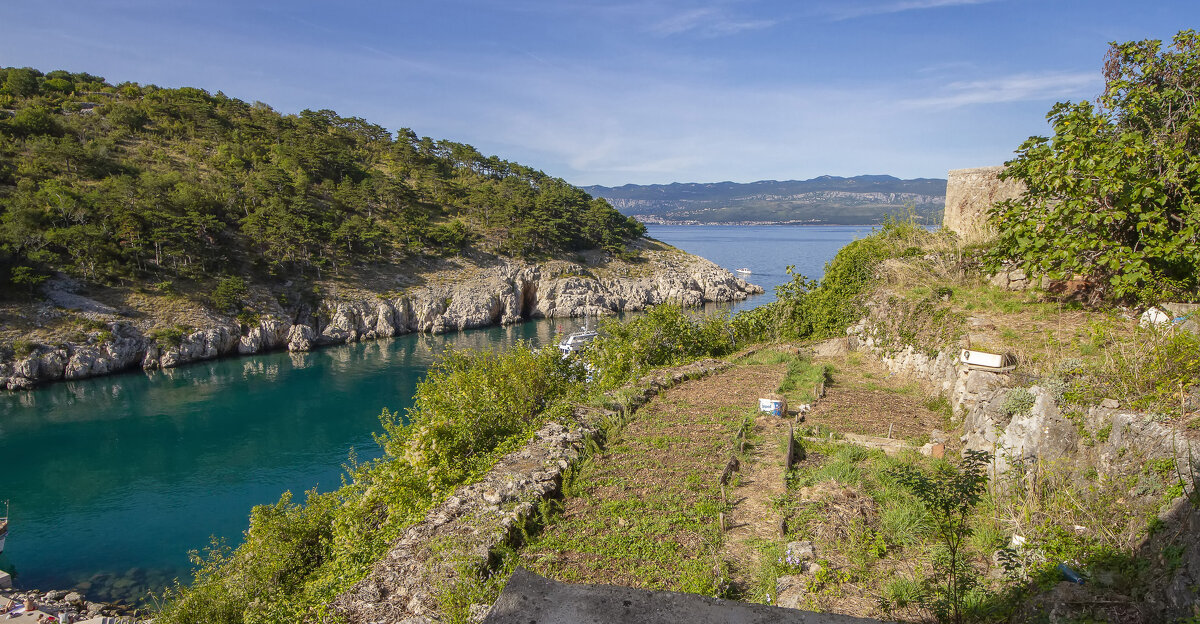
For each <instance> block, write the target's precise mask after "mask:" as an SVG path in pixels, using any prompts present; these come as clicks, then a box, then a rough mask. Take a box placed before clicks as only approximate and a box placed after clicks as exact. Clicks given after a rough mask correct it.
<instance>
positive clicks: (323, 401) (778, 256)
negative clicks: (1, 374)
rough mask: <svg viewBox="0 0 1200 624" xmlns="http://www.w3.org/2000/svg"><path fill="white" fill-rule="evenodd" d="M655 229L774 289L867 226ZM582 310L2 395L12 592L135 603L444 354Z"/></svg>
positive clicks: (534, 333)
mask: <svg viewBox="0 0 1200 624" xmlns="http://www.w3.org/2000/svg"><path fill="white" fill-rule="evenodd" d="M648 229H649V235H650V236H652V237H654V238H657V239H659V240H661V241H663V242H666V243H669V244H671V245H674V246H676V247H679V248H681V249H683V250H685V251H689V252H691V253H695V254H698V255H701V256H704V257H706V258H709V259H710V260H713V261H714V262H716V263H717V264H719V265H721V266H724V267H726V268H728V269H730V270H735V269H738V268H749V269H750V270H751V273H750V274H749V275H748V276H746V277H747V278H748V279H749V281H751V282H753V283H757V284H760V285H762V286H763V287H764V288H765V289H766V291H767V293H766V294H764V295H760V296H757V297H753V298H751V299H750V300H748V301H746V302H743V303H741V304H738V305H736V306H734V309H735V310H737V309H745V308H748V307H753V306H756V305H762V304H763V303H767V302H769V301H772V300H773V299H774V293H773V289H774V287H775V286H777V285H779V284H781V283H784V282H786V281H788V279H789V277H788V275H787V274H786V272H785V270H784V268H785V267H786V266H787V265H795V266H796V270H797V271H799V272H801V273H804V274H805V275H807V276H808V277H811V278H818V277H820V276H821V275H822V274H823V267H824V264H825V263H826V262H827V261H828V260H830V259H831V258H832V257H833V255H834V254H835V253H836V252H837V250H838V249H839V248H841V247H842V246H843V245H845V244H846V243H848V242H850V241H852V240H855V239H857V238H862V237H864V236H866V235H867V234H869V233H870V228H865V227H819V226H761V227H758V226H650V227H649V228H648ZM580 324H581V323H580V321H577V320H542V321H535V322H530V323H524V324H521V325H516V326H511V327H507V328H492V329H485V330H476V331H469V332H462V333H455V334H447V335H443V336H427V335H409V336H403V337H398V338H393V339H388V340H379V341H373V342H365V343H360V344H353V345H346V346H340V347H332V348H327V349H322V350H318V351H314V352H311V353H271V354H266V355H258V356H249V357H234V358H229V359H223V360H218V361H212V362H203V363H198V364H193V365H189V366H183V367H179V368H175V369H170V370H166V371H153V372H142V371H136V372H128V373H123V374H120V375H112V376H108V377H100V378H96V379H88V380H83V381H71V382H64V383H58V384H52V385H50V386H47V387H45V388H40V389H37V390H34V391H31V392H0V475H3V477H2V480H0V501H2V500H5V499H7V500H8V501H9V503H10V531H9V535H8V540H7V545H6V547H5V549H4V552H3V554H0V568H2V569H4V570H6V571H9V572H10V573H12V574H13V576H14V580H15V582H16V585H17V586H18V587H22V588H37V589H80V590H83V591H84V592H85V593H86V594H87V596H88V598H89V599H91V600H106V601H107V600H119V599H124V600H127V601H135V600H138V599H140V598H142V597H143V596H144V595H145V592H146V591H147V590H158V589H161V588H162V587H164V586H165V585H167V584H168V583H169V582H170V581H171V580H172V579H174V578H180V579H182V580H184V581H187V580H188V579H190V575H191V568H190V565H189V563H188V557H187V552H188V551H189V550H191V549H202V548H204V547H205V546H207V545H208V544H209V543H210V539H211V538H213V537H216V538H218V539H223V540H226V541H227V542H228V543H229V544H230V545H236V544H237V543H238V541H239V539H240V536H241V532H242V531H243V530H244V529H245V528H246V526H247V522H248V518H249V514H250V509H251V508H252V507H253V506H254V505H260V504H269V503H274V502H275V501H277V500H279V497H280V495H281V494H282V493H283V492H285V491H290V492H292V493H293V495H294V497H295V500H302V499H303V492H304V491H306V490H308V489H311V488H314V487H315V488H318V489H319V490H320V491H328V490H332V489H335V488H336V487H338V486H339V485H340V483H341V475H342V473H343V469H342V465H343V464H344V463H345V462H346V460H347V458H348V457H349V454H350V452H351V449H353V450H354V452H355V453H356V455H357V457H358V458H359V460H366V459H372V458H375V457H378V456H379V455H380V452H379V449H378V447H377V446H376V445H375V443H374V442H373V439H372V437H371V434H372V432H376V431H379V430H380V429H381V428H380V424H379V414H380V412H381V411H382V410H383V409H384V408H387V409H389V410H392V411H397V410H401V411H402V410H404V409H406V408H408V407H409V406H410V405H411V399H412V395H413V392H414V390H415V388H416V384H417V383H418V382H419V381H420V380H421V379H422V377H423V376H424V374H425V371H426V369H427V368H428V366H429V365H430V364H431V363H432V362H434V360H435V359H436V357H437V356H438V354H440V353H442V352H443V351H444V350H445V349H448V348H451V347H455V348H503V347H504V346H506V345H510V344H513V343H514V342H515V341H518V340H526V341H530V342H531V343H533V344H534V345H546V344H552V343H553V342H555V341H556V336H557V335H559V334H561V333H566V332H571V331H575V330H576V329H577V328H578V327H579V326H580Z"/></svg>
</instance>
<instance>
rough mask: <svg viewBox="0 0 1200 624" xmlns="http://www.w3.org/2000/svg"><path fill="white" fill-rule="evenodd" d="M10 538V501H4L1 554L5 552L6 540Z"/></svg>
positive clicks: (0, 541)
mask: <svg viewBox="0 0 1200 624" xmlns="http://www.w3.org/2000/svg"><path fill="white" fill-rule="evenodd" d="M7 538H8V501H4V517H2V518H0V552H4V540H5V539H7Z"/></svg>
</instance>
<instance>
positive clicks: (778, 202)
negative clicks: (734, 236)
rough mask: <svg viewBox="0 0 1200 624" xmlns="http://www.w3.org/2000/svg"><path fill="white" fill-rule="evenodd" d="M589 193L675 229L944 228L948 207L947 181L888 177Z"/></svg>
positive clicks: (646, 220)
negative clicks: (909, 223)
mask: <svg viewBox="0 0 1200 624" xmlns="http://www.w3.org/2000/svg"><path fill="white" fill-rule="evenodd" d="M583 189H584V190H585V191H587V192H588V193H590V194H592V195H593V196H597V197H603V198H604V199H607V200H608V201H609V203H611V204H612V205H613V207H615V208H616V209H617V210H619V211H621V213H622V214H625V215H627V216H632V217H634V218H636V219H638V220H639V221H642V222H644V223H662V224H671V225H690V224H727V225H760V224H781V223H812V224H828V225H864V224H875V223H879V222H880V221H882V220H883V219H884V218H885V217H887V216H888V215H906V214H908V213H909V212H910V211H912V212H914V213H915V214H916V215H917V216H918V217H919V218H920V219H921V220H922V221H924V222H926V223H941V220H942V211H943V209H944V208H945V205H946V180H944V179H936V178H917V179H914V180H901V179H899V178H895V177H892V176H889V175H862V176H855V177H852V178H841V177H837V176H821V177H819V178H813V179H811V180H787V181H783V182H780V181H776V180H763V181H760V182H750V183H747V184H740V183H736V182H714V183H708V184H705V183H687V184H681V183H678V182H676V183H673V184H651V185H638V184H626V185H624V186H616V187H608V186H585V187H583Z"/></svg>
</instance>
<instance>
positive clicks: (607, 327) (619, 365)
mask: <svg viewBox="0 0 1200 624" xmlns="http://www.w3.org/2000/svg"><path fill="white" fill-rule="evenodd" d="M601 333H602V335H601V336H600V337H599V338H597V339H596V340H595V341H594V342H593V343H592V344H591V345H589V347H588V349H587V351H586V352H585V354H584V359H585V360H586V361H587V362H588V364H589V365H590V366H592V367H593V369H594V370H595V373H594V376H595V380H596V382H597V384H598V385H599V387H600V388H602V389H609V388H615V387H617V386H620V385H622V384H624V383H625V382H626V381H628V380H630V379H633V378H635V377H637V376H639V375H641V374H643V373H645V372H646V371H648V370H650V369H653V368H659V367H662V366H673V365H677V364H682V363H684V362H688V361H692V360H694V359H697V358H700V357H705V356H722V355H726V354H728V353H731V352H732V351H733V350H734V349H735V348H736V347H737V344H738V342H737V336H736V331H735V329H734V327H733V324H732V323H731V321H730V319H729V317H727V316H702V317H694V316H689V315H687V314H685V313H684V312H683V309H682V308H680V307H679V306H677V305H673V304H665V305H659V306H655V307H653V308H651V309H650V310H648V311H647V312H646V313H645V314H642V315H640V316H637V317H635V318H634V319H633V320H630V321H625V322H621V321H615V320H614V321H610V322H607V323H605V324H604V325H603V327H602V328H601Z"/></svg>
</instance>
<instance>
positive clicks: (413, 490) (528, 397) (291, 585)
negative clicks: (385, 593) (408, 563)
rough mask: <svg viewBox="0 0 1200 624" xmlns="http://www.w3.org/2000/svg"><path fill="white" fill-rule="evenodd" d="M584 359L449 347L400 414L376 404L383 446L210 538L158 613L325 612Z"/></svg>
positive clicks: (540, 417)
mask: <svg viewBox="0 0 1200 624" xmlns="http://www.w3.org/2000/svg"><path fill="white" fill-rule="evenodd" d="M581 372H582V369H581V368H580V367H578V366H576V365H574V364H572V363H570V362H567V361H565V360H563V359H562V358H561V357H560V356H559V354H558V353H557V352H556V351H554V350H541V351H534V350H532V349H530V348H529V347H528V346H518V347H514V348H512V349H509V350H508V351H506V352H504V353H495V352H465V351H452V352H450V353H449V354H447V355H446V356H444V357H443V358H442V359H441V360H440V361H439V362H438V363H436V364H434V365H433V366H432V367H431V368H430V370H429V373H428V376H427V377H426V379H425V380H424V381H422V382H421V383H420V384H419V385H418V386H417V392H416V396H415V400H414V405H413V407H412V408H410V409H409V410H408V411H407V413H406V414H405V415H404V416H403V417H401V416H400V415H399V414H392V413H390V412H388V411H387V410H384V412H383V413H382V414H381V415H380V420H381V422H382V425H383V429H384V432H383V433H381V434H379V435H378V436H377V437H376V439H377V441H378V443H379V444H380V446H381V447H382V448H383V450H384V456H383V457H382V458H380V459H378V460H375V461H373V462H367V463H358V462H357V461H356V460H355V459H354V457H353V456H352V457H351V460H350V463H349V465H347V466H346V469H347V476H346V483H345V485H343V486H342V487H341V488H339V489H337V490H335V491H333V492H328V493H317V492H316V491H310V492H308V493H307V496H306V499H305V502H304V504H302V505H301V504H297V503H294V502H293V501H292V495H291V494H290V493H286V492H285V493H284V494H283V496H282V497H281V498H280V500H279V502H278V503H276V504H275V505H260V506H258V507H255V508H254V510H253V512H252V513H251V515H250V526H249V528H248V529H247V530H246V531H245V533H244V536H243V543H242V544H241V545H240V546H238V547H237V548H236V549H229V548H227V547H225V546H223V545H221V544H214V545H213V546H212V547H210V548H209V549H207V550H206V551H205V552H204V553H203V555H201V554H200V553H193V554H192V560H193V563H194V564H195V565H196V566H197V569H196V576H195V580H194V581H193V582H192V584H191V585H190V586H185V585H182V584H176V586H175V587H173V588H170V589H168V590H167V592H166V593H165V595H164V596H163V597H162V599H161V603H162V608H161V610H160V611H159V612H158V614H157V615H156V621H160V622H171V623H184V622H187V623H213V624H215V623H218V622H221V623H230V622H297V621H319V620H321V619H322V618H324V617H326V616H327V615H329V614H328V613H327V612H326V606H327V604H328V603H329V601H330V600H331V599H332V598H333V596H335V595H336V594H337V593H338V592H339V591H342V590H345V589H346V588H348V587H349V586H350V585H351V584H353V583H354V582H355V581H357V580H358V579H359V578H361V577H362V576H363V575H364V574H365V573H366V572H367V570H368V569H369V568H370V566H371V564H373V563H374V562H375V561H376V560H378V559H379V557H380V556H382V555H383V553H384V552H386V550H387V547H388V545H389V544H390V543H391V542H392V541H393V540H394V539H396V538H397V537H398V536H399V535H400V533H401V532H402V531H403V529H404V528H405V527H407V526H409V525H410V524H412V523H413V522H415V521H417V520H419V519H420V518H421V517H422V516H423V514H424V513H425V511H426V510H428V509H429V508H430V507H431V506H432V505H433V504H434V503H436V502H438V501H440V500H442V499H444V498H445V496H447V495H448V494H449V493H450V492H451V491H452V490H453V488H454V486H456V485H459V484H462V483H469V482H471V481H473V480H475V479H478V477H479V476H480V475H481V474H483V473H484V472H486V471H487V470H488V468H490V467H491V465H492V464H493V463H494V462H495V460H496V458H498V457H500V456H501V455H503V454H504V453H506V452H508V451H511V450H512V449H513V448H515V447H517V446H519V445H520V444H522V443H524V441H525V440H526V439H527V438H528V437H529V435H531V434H532V432H534V431H536V430H537V429H538V427H540V426H541V425H542V424H544V423H545V422H546V421H547V420H548V419H550V418H553V417H554V416H556V415H557V414H558V412H556V410H555V406H556V405H563V404H564V402H565V401H568V400H570V399H571V398H577V397H578V396H579V393H580V392H581V390H582V384H581Z"/></svg>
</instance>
